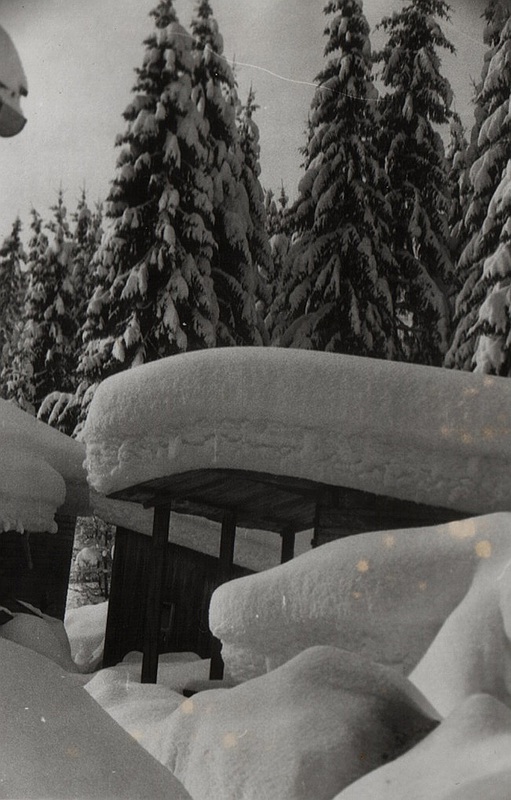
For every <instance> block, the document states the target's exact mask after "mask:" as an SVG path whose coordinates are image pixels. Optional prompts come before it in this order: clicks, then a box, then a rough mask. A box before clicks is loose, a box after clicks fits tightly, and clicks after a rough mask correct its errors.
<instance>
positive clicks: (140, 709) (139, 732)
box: [84, 653, 209, 755]
mask: <svg viewBox="0 0 511 800" xmlns="http://www.w3.org/2000/svg"><path fill="white" fill-rule="evenodd" d="M141 658H142V654H141V653H138V654H137V653H132V654H128V656H126V658H125V660H124V661H123V662H122V663H121V664H117V666H115V667H109V668H108V669H103V670H100V672H98V673H96V675H94V677H93V678H92V679H91V680H90V681H89V682H88V683H87V684H85V687H84V688H85V689H86V691H87V692H88V693H89V694H90V695H91V697H93V698H94V700H95V701H96V702H97V703H99V705H100V706H101V707H102V708H103V709H104V710H105V711H106V712H107V713H108V714H109V715H110V716H111V717H112V718H113V719H114V720H115V721H116V722H117V723H118V724H119V725H121V727H122V728H124V730H125V731H127V732H128V733H129V734H130V735H131V736H133V737H134V738H135V739H136V740H137V742H138V743H139V744H140V745H142V747H144V748H145V749H146V750H147V751H148V752H149V753H151V755H156V753H157V752H159V751H160V749H161V744H160V736H161V735H162V729H161V726H160V723H163V722H165V720H166V719H168V718H169V716H170V715H171V714H172V713H173V712H174V711H175V710H176V709H177V708H178V707H179V706H180V705H181V703H182V702H183V695H182V691H183V689H184V687H185V686H186V684H187V683H188V682H189V681H191V680H198V681H201V680H204V679H206V678H207V676H208V674H209V660H203V659H200V658H199V657H198V656H196V655H195V654H194V653H165V654H163V655H161V656H160V662H159V668H158V683H157V684H147V683H144V684H141V683H140V670H141Z"/></svg>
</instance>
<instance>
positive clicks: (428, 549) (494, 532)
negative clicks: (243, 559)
mask: <svg viewBox="0 0 511 800" xmlns="http://www.w3.org/2000/svg"><path fill="white" fill-rule="evenodd" d="M510 531H511V515H510V514H494V515H488V516H485V517H479V518H473V519H467V520H464V521H462V522H453V523H449V524H447V525H440V526H434V527H429V528H416V529H413V530H401V531H388V532H374V533H366V534H363V535H360V536H352V537H349V538H347V539H342V540H338V541H335V542H331V543H329V544H325V545H323V546H322V547H319V548H317V549H316V550H313V551H311V552H310V553H305V554H304V555H301V556H299V557H298V558H296V559H294V560H293V561H290V562H288V563H286V564H283V565H281V566H279V567H275V568H273V569H271V570H268V571H266V572H263V573H259V574H257V575H250V576H248V577H246V578H242V579H238V580H235V581H231V582H229V583H226V584H223V585H222V586H220V587H219V588H218V589H217V590H216V591H215V593H214V594H213V597H212V600H211V606H210V627H211V630H212V632H213V634H214V635H215V636H217V637H218V638H219V639H221V640H222V643H223V649H222V655H223V657H224V661H225V663H226V667H227V671H228V673H230V675H231V676H232V677H233V678H234V679H236V680H238V681H241V680H246V679H247V678H250V677H253V676H255V675H258V674H262V673H263V672H265V671H267V670H268V669H273V668H275V667H276V666H278V665H279V664H283V663H284V662H285V661H287V660H289V659H290V658H292V657H293V656H295V655H297V654H298V653H299V652H301V651H302V650H305V649H306V648H307V647H312V646H314V645H318V644H323V645H325V644H329V645H334V646H337V647H341V648H344V649H346V650H350V651H352V652H356V653H359V654H362V655H365V656H366V657H367V658H370V659H372V660H373V661H377V662H381V663H384V664H388V665H390V666H393V667H394V668H396V669H398V670H400V671H402V672H404V673H405V674H408V673H409V672H410V671H411V670H412V669H413V668H414V667H416V666H417V664H418V663H419V661H420V660H421V658H422V657H423V656H424V654H425V653H426V651H427V649H428V647H429V646H430V645H431V646H432V648H436V652H437V656H436V658H438V659H439V658H440V655H439V651H441V653H442V660H443V663H442V668H441V669H439V670H438V675H436V676H435V679H433V678H432V679H431V680H428V675H432V672H431V671H430V669H429V667H426V668H425V669H424V670H422V671H421V670H420V669H418V670H417V673H416V674H417V684H418V685H419V687H420V688H421V689H422V690H423V691H424V692H425V693H426V694H428V697H429V699H430V700H431V702H433V704H434V705H436V700H437V699H438V700H440V701H441V705H443V706H445V703H446V695H448V692H449V691H451V689H453V691H454V699H457V700H459V699H461V698H462V697H463V696H465V694H466V692H473V691H491V692H495V693H496V696H498V697H500V698H502V699H504V700H505V701H507V700H509V701H510V704H511V684H510V685H508V681H507V677H506V676H507V670H508V668H510V667H511V663H510V662H509V655H508V651H507V642H508V640H507V632H509V631H511V626H510V625H509V622H508V619H511V604H510V601H511V598H510V597H509V594H510V593H509V591H508V590H507V588H506V581H505V580H504V579H503V580H499V578H500V577H501V576H502V573H503V572H504V569H505V568H506V566H507V564H508V563H509V562H510V560H511V537H510ZM483 598H484V603H483ZM508 598H509V599H508ZM479 600H481V606H480V608H479V606H478V602H479ZM483 608H484V609H486V610H485V611H484V612H483V611H482V609H483ZM502 608H503V609H504V612H505V613H504V618H503V621H502V619H501V616H502ZM476 609H477V610H476ZM478 613H482V614H483V613H484V616H482V617H481V620H480V621H479V620H477V614H478ZM451 614H452V615H453V617H454V618H455V619H463V618H466V619H467V620H468V621H467V623H466V631H465V632H463V631H462V630H461V628H460V629H459V631H458V633H457V634H456V637H455V638H453V637H452V634H451V637H449V636H448V635H447V636H446V635H445V634H444V633H443V632H441V637H442V638H440V637H438V640H437V641H435V643H434V644H433V645H432V642H433V640H434V639H435V637H436V636H437V634H438V632H439V631H440V629H441V628H442V626H444V623H445V626H446V628H448V626H449V625H450V624H451V623H450V622H449V619H448V618H449V617H450V615H451ZM490 618H492V619H493V620H494V621H493V624H492V625H485V621H487V620H488V619H490ZM446 620H447V621H446ZM508 626H509V627H508ZM476 631H477V634H478V637H477V638H476V637H475V636H474V633H475V632H476ZM442 642H444V643H443V644H442ZM457 647H458V649H457ZM434 658H435V656H434V655H433V656H432V659H433V660H434ZM447 663H449V665H450V666H449V669H447ZM462 673H463V675H464V676H465V677H464V678H463V680H462V679H461V676H462ZM456 682H459V685H458V687H457V688H456V690H454V688H453V684H454V683H456ZM442 685H444V686H445V687H446V689H445V691H444V690H443V689H442ZM431 692H433V694H431Z"/></svg>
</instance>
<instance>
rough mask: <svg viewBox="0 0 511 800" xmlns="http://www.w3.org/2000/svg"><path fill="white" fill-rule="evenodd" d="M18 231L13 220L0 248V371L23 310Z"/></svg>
mask: <svg viewBox="0 0 511 800" xmlns="http://www.w3.org/2000/svg"><path fill="white" fill-rule="evenodd" d="M21 229H22V226H21V220H20V218H19V217H17V218H16V220H15V221H14V223H13V226H12V228H11V232H10V234H9V235H8V236H6V237H5V239H4V241H3V243H2V245H1V246H0V372H1V371H3V369H4V366H5V363H6V361H5V356H7V355H8V353H9V351H12V348H13V347H14V343H15V337H16V335H17V331H18V325H19V322H20V318H21V313H22V307H23V299H24V298H23V295H24V291H25V283H26V281H25V264H26V254H25V250H24V247H23V243H22V241H21Z"/></svg>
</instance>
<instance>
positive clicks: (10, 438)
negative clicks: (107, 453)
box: [0, 400, 89, 514]
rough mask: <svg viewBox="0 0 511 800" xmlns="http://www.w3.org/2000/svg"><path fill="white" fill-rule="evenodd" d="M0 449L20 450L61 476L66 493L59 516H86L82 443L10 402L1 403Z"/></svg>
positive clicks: (85, 484) (86, 488)
mask: <svg viewBox="0 0 511 800" xmlns="http://www.w3.org/2000/svg"><path fill="white" fill-rule="evenodd" d="M0 446H1V449H2V450H3V449H5V448H8V449H9V450H10V451H12V450H18V449H20V450H24V451H25V452H27V453H30V454H31V455H32V457H34V458H40V459H44V460H45V461H47V462H48V464H49V465H50V466H51V467H53V469H54V470H56V471H57V472H59V473H60V474H61V475H62V477H63V479H64V481H65V483H66V490H67V491H66V500H65V505H64V508H63V509H61V512H62V513H70V514H72V513H74V514H86V513H87V512H88V511H89V492H88V486H87V476H86V473H85V469H84V466H83V462H84V459H85V447H84V445H83V444H81V443H80V442H77V441H75V440H74V439H71V437H70V436H66V435H65V434H63V433H61V432H60V431H57V430H55V429H54V428H51V427H50V426H49V425H47V424H46V423H45V422H41V421H40V420H38V419H36V418H35V417H33V416H31V415H30V414H27V413H26V412H25V411H22V410H21V409H19V408H17V406H15V405H14V404H13V403H9V402H7V401H6V400H0ZM2 474H3V475H4V474H5V473H2ZM62 502H64V501H62Z"/></svg>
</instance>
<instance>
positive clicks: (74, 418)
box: [37, 189, 102, 435]
mask: <svg viewBox="0 0 511 800" xmlns="http://www.w3.org/2000/svg"><path fill="white" fill-rule="evenodd" d="M71 218H72V221H73V222H74V227H73V231H72V241H73V250H72V254H71V262H70V275H71V280H72V284H73V307H72V309H70V314H71V320H72V323H73V331H72V338H73V346H72V364H71V369H70V375H69V378H70V380H71V381H72V391H61V388H60V387H59V388H58V389H56V390H54V391H52V392H50V394H48V395H47V396H46V397H45V398H44V400H43V401H42V403H41V405H40V407H39V410H38V413H37V416H38V418H39V419H41V420H43V421H44V422H47V423H49V424H50V425H52V427H55V428H57V429H58V430H60V431H62V432H63V433H66V434H68V435H71V434H72V433H73V432H74V430H75V427H76V425H77V423H78V419H79V416H80V411H81V403H82V399H83V394H84V392H85V391H86V389H87V384H84V383H83V381H81V380H80V377H79V374H78V364H79V362H80V359H81V353H82V328H83V326H84V324H85V322H86V319H87V306H88V303H89V299H90V297H91V296H92V293H93V290H94V271H93V259H94V256H95V253H96V251H97V249H98V247H99V244H100V241H101V233H102V208H101V205H100V204H98V205H97V206H96V209H95V210H94V211H92V210H91V209H90V208H89V205H88V203H87V196H86V192H85V189H84V190H83V191H82V193H81V196H80V199H79V201H78V205H77V209H76V211H75V212H74V213H73V214H72V216H71Z"/></svg>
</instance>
